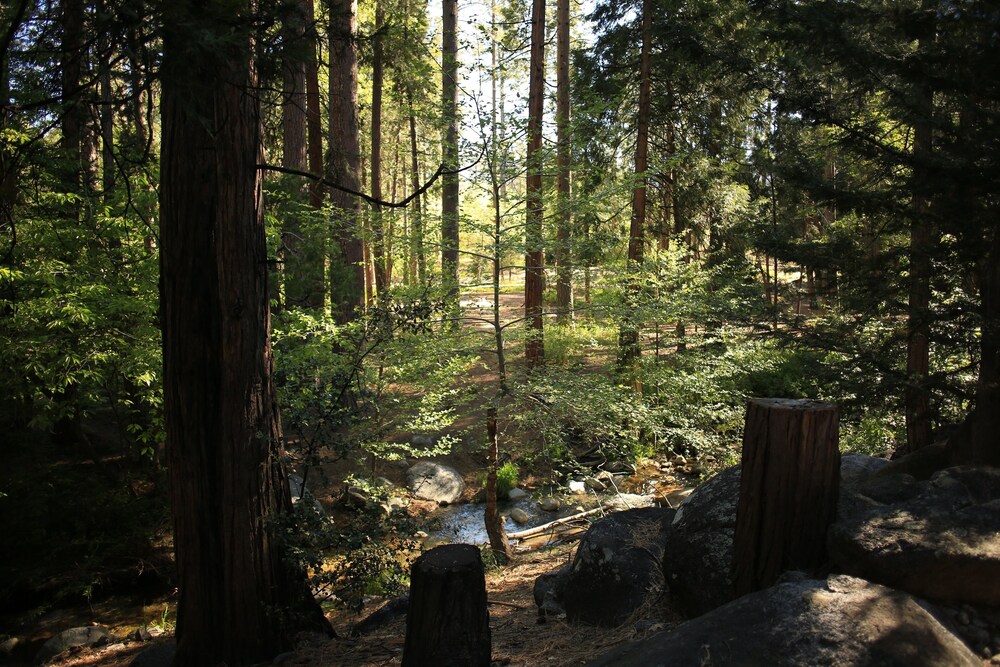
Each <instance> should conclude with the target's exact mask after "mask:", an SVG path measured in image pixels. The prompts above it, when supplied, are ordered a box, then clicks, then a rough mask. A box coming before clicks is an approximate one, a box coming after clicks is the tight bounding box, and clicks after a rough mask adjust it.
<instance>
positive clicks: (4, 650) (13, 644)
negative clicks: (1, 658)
mask: <svg viewBox="0 0 1000 667" xmlns="http://www.w3.org/2000/svg"><path fill="white" fill-rule="evenodd" d="M20 645H21V638H20V637H8V638H7V639H5V640H4V641H3V642H0V655H10V654H11V653H13V652H14V649H16V648H17V647H18V646H20Z"/></svg>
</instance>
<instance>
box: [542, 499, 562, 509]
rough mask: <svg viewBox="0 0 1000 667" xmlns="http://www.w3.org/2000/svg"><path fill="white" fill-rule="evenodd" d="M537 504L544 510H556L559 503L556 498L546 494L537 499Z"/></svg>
mask: <svg viewBox="0 0 1000 667" xmlns="http://www.w3.org/2000/svg"><path fill="white" fill-rule="evenodd" d="M538 506H539V507H541V508H542V509H543V510H545V511H546V512H558V511H559V507H560V506H561V503H560V502H559V499H558V498H553V497H552V496H546V497H545V498H542V499H541V500H539V501H538Z"/></svg>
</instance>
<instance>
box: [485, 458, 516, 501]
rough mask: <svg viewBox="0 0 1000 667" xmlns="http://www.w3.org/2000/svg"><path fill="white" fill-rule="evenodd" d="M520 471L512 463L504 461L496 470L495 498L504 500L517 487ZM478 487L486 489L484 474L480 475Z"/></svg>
mask: <svg viewBox="0 0 1000 667" xmlns="http://www.w3.org/2000/svg"><path fill="white" fill-rule="evenodd" d="M520 473H521V471H520V470H519V469H518V467H517V464H516V463H514V462H513V461H505V462H504V463H503V464H501V465H500V466H499V467H498V468H497V498H506V497H507V496H508V495H510V492H511V489H514V488H516V487H517V484H518V481H519V480H520ZM480 478H481V479H480V485H481V486H482V487H483V488H486V473H485V472H484V473H483V474H482V475H480Z"/></svg>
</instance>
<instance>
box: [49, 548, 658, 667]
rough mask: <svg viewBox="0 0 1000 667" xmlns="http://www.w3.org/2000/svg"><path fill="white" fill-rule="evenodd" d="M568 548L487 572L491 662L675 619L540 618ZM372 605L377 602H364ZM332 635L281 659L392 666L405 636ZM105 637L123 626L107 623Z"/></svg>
mask: <svg viewBox="0 0 1000 667" xmlns="http://www.w3.org/2000/svg"><path fill="white" fill-rule="evenodd" d="M574 548H575V545H571V544H562V545H559V546H556V547H552V548H546V549H542V550H539V551H534V552H528V553H524V554H520V555H519V557H518V558H517V560H516V562H515V563H513V564H512V565H509V566H507V567H505V568H502V569H496V570H492V571H489V572H487V576H486V588H487V595H488V598H489V612H490V629H491V633H492V642H493V663H494V665H512V666H525V667H537V666H538V665H546V666H548V665H551V666H553V667H561V666H564V665H565V666H568V665H581V664H585V663H586V662H587V661H588V660H591V659H593V658H594V657H595V656H598V655H601V654H602V653H604V652H605V651H607V650H609V649H610V648H611V647H613V646H615V645H616V644H619V643H621V642H623V641H627V640H632V639H639V638H641V637H644V636H646V635H648V634H651V633H653V632H657V631H658V630H660V629H662V628H664V627H666V626H669V625H672V624H674V623H676V622H677V621H678V617H676V616H674V615H673V614H672V613H671V612H670V611H669V608H668V607H667V606H666V605H663V604H655V605H651V606H650V608H649V609H647V610H644V613H640V614H637V616H636V618H637V620H640V619H641V620H642V621H643V623H626V624H624V625H623V626H621V627H619V628H613V629H606V628H592V627H574V626H571V625H569V624H567V623H566V622H565V620H564V619H551V618H550V619H546V621H545V622H543V623H540V622H539V619H538V613H537V608H536V607H535V603H534V600H533V599H532V588H533V586H534V582H535V579H536V578H537V577H538V575H540V574H543V573H545V572H549V571H551V570H554V569H556V568H559V567H561V566H562V565H564V564H565V563H567V562H568V561H569V559H570V558H572V554H573V549H574ZM371 609H377V606H373V607H371ZM329 618H330V621H331V623H332V624H333V626H334V629H335V630H336V632H337V634H338V635H339V636H338V638H336V639H333V640H324V639H319V638H309V637H307V638H304V640H303V641H302V642H301V644H300V646H299V647H298V648H297V649H296V650H295V651H294V653H293V654H291V655H288V656H285V658H284V659H283V660H282V662H281V664H282V665H286V666H289V667H296V666H297V667H305V666H319V665H324V666H330V667H375V666H385V665H399V664H400V662H401V659H402V654H403V645H404V642H405V638H406V617H405V615H400V616H399V617H397V618H396V619H395V620H393V621H391V622H389V623H387V624H385V625H384V626H382V627H380V628H378V629H376V630H375V631H373V632H371V633H369V634H367V635H364V636H361V637H350V636H349V633H350V628H351V627H352V626H353V625H354V624H355V623H356V622H357V621H358V620H359V618H360V617H359V616H357V615H354V614H352V613H348V612H337V613H332V614H330V615H329ZM109 629H110V630H111V631H112V633H113V634H115V633H117V632H119V631H122V632H124V631H127V630H129V629H130V628H129V627H122V628H116V627H111V628H109ZM153 641H154V642H160V643H166V642H170V641H173V637H172V636H170V635H169V634H168V635H164V636H162V637H159V638H157V639H155V640H153ZM149 646H150V644H148V643H136V642H133V643H117V644H110V645H108V646H103V647H98V648H89V649H81V650H79V651H77V652H71V653H68V654H65V655H64V656H63V657H62V658H61V659H58V660H57V661H56V662H54V663H51V664H54V665H60V666H62V667H127V666H128V665H129V663H130V662H131V661H132V660H133V659H134V658H135V656H136V655H138V654H139V653H140V652H141V651H143V650H145V649H146V648H148V647H149Z"/></svg>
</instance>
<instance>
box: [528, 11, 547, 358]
mask: <svg viewBox="0 0 1000 667" xmlns="http://www.w3.org/2000/svg"><path fill="white" fill-rule="evenodd" d="M529 71H530V74H529V77H528V154H527V158H528V159H527V182H526V184H525V200H526V208H527V214H526V215H527V217H526V220H525V224H524V241H525V257H524V316H525V318H526V319H527V322H528V329H529V331H528V339H527V341H525V345H524V357H525V361H526V362H527V364H528V367H529V368H534V367H536V366H541V365H542V363H544V361H545V340H544V338H543V332H542V326H543V325H542V291H543V289H544V283H543V280H544V278H543V271H544V265H543V263H544V253H543V250H542V217H543V214H544V210H543V209H544V206H543V204H542V194H543V193H542V113H543V111H544V104H545V91H544V89H545V0H532V4H531V62H530V64H529Z"/></svg>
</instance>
